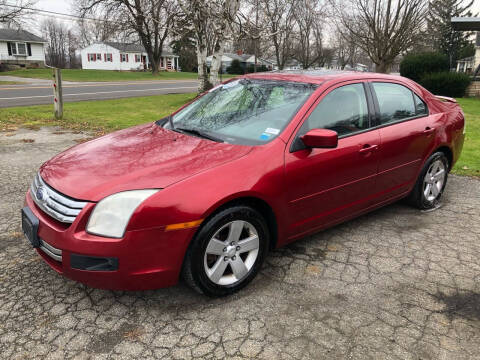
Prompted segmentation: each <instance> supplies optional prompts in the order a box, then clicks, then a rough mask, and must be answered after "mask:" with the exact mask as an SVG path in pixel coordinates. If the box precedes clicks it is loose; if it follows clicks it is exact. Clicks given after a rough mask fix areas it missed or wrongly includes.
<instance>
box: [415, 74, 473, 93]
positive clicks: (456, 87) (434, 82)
mask: <svg viewBox="0 0 480 360" xmlns="http://www.w3.org/2000/svg"><path fill="white" fill-rule="evenodd" d="M470 81H471V80H470V77H469V76H468V75H466V74H462V73H453V72H439V73H432V74H425V75H424V76H423V77H422V78H421V79H420V84H421V85H422V86H423V87H425V88H426V89H428V90H429V91H430V92H432V93H433V94H435V95H443V96H449V97H463V96H464V95H465V91H466V89H467V87H468V85H469V84H470Z"/></svg>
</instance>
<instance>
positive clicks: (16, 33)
mask: <svg viewBox="0 0 480 360" xmlns="http://www.w3.org/2000/svg"><path fill="white" fill-rule="evenodd" d="M0 40H8V41H29V42H42V43H44V42H46V41H45V40H44V39H42V38H41V37H38V36H37V35H33V34H32V33H29V32H28V31H25V30H17V29H0Z"/></svg>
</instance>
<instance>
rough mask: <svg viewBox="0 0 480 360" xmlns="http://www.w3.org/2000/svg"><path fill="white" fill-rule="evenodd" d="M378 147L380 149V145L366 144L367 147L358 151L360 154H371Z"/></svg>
mask: <svg viewBox="0 0 480 360" xmlns="http://www.w3.org/2000/svg"><path fill="white" fill-rule="evenodd" d="M377 147H378V145H370V144H365V145H363V147H362V148H361V149H360V150H358V152H359V153H360V154H365V153H369V152H371V151H373V150H375V149H376V148H377Z"/></svg>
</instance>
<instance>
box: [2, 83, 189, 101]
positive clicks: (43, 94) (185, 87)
mask: <svg viewBox="0 0 480 360" xmlns="http://www.w3.org/2000/svg"><path fill="white" fill-rule="evenodd" d="M9 78H10V79H9ZM12 78H13V79H12ZM18 79H22V78H17V77H7V76H0V81H2V80H5V81H7V80H9V81H10V80H14V81H18ZM22 80H29V81H32V80H35V81H34V82H33V83H28V82H27V81H26V82H25V84H24V85H23V84H22V85H2V84H1V83H0V108H4V107H12V106H24V105H40V104H53V89H52V86H53V85H52V84H53V83H52V81H50V80H39V79H22ZM197 88H198V82H197V81H196V80H159V81H123V82H81V83H80V82H67V81H64V82H63V100H64V101H65V102H73V101H83V100H106V99H120V98H129V97H138V96H149V95H161V94H180V93H189V92H195V91H196V90H197Z"/></svg>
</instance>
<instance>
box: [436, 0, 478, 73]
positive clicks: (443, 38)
mask: <svg viewBox="0 0 480 360" xmlns="http://www.w3.org/2000/svg"><path fill="white" fill-rule="evenodd" d="M474 1H475V0H466V1H465V0H431V1H430V4H429V12H428V17H427V22H428V29H429V32H430V34H431V39H432V41H433V44H432V46H433V48H434V49H435V50H437V51H440V52H442V53H444V54H445V55H447V56H448V58H449V62H450V68H452V67H454V66H455V62H456V61H457V60H458V59H459V58H460V57H459V56H460V54H461V53H462V52H463V49H464V48H465V47H468V45H469V44H470V40H469V38H470V37H471V35H472V33H471V32H465V31H455V30H453V28H452V24H451V18H452V17H458V16H462V17H464V16H472V13H471V11H470V8H471V7H472V5H473V2H474Z"/></svg>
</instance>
